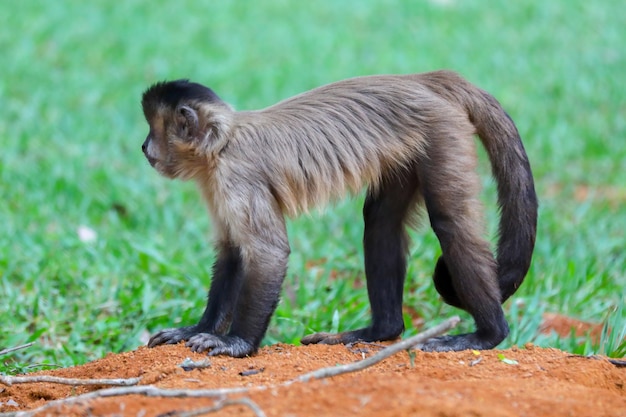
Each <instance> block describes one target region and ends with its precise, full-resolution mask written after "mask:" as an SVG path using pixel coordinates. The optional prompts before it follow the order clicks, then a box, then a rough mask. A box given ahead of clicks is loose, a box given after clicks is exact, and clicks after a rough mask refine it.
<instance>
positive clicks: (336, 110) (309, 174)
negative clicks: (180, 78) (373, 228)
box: [229, 75, 473, 216]
mask: <svg viewBox="0 0 626 417" xmlns="http://www.w3.org/2000/svg"><path fill="white" fill-rule="evenodd" d="M234 122H235V123H234V125H233V128H234V131H235V132H236V134H234V135H233V136H232V137H231V141H232V143H230V145H229V148H231V151H233V152H236V148H238V146H237V145H238V144H240V145H241V147H242V148H248V149H249V148H250V145H251V142H253V144H252V148H256V149H258V150H259V153H258V154H255V158H258V157H259V156H261V160H262V161H263V164H262V165H261V166H258V164H257V165H256V169H258V170H259V171H261V172H262V173H263V174H264V175H265V177H266V178H268V181H270V182H271V187H272V190H273V192H274V193H275V195H276V197H277V199H278V200H279V203H280V204H281V206H282V208H283V210H284V211H285V212H286V213H287V214H288V215H291V216H295V215H296V214H298V213H300V212H303V211H307V210H308V209H310V208H312V207H315V206H319V205H323V204H325V203H327V202H328V201H330V200H333V199H336V198H340V197H342V196H343V195H345V194H346V193H348V192H351V193H356V192H358V191H359V190H361V189H362V188H363V187H364V186H368V185H369V186H371V187H374V188H375V187H378V186H379V185H380V184H381V182H382V181H384V178H385V177H386V176H389V175H395V174H396V173H397V172H400V171H402V170H404V169H407V167H409V166H410V165H412V164H414V163H415V162H417V161H418V160H419V159H420V158H423V157H424V156H425V155H426V153H427V149H426V147H427V143H428V140H427V138H432V137H435V136H438V135H441V134H447V133H446V131H449V133H453V132H454V134H457V135H458V132H459V130H460V131H461V132H463V134H464V135H465V136H471V135H472V133H473V127H472V125H471V124H470V123H469V121H468V117H467V114H466V113H465V112H464V111H463V109H462V108H460V107H459V106H458V105H454V104H452V103H450V102H448V101H446V100H444V99H443V98H442V97H441V96H439V95H437V94H436V93H434V92H433V91H432V90H430V89H429V88H428V87H427V86H425V85H424V84H423V83H422V82H421V79H420V78H419V76H393V75H389V76H368V77H359V78H353V79H348V80H344V81H339V82H336V83H333V84H329V85H326V86H322V87H319V88H316V89H314V90H311V91H308V92H306V93H303V94H300V95H298V96H295V97H292V98H290V99H287V100H284V101H282V102H280V103H278V104H276V105H274V106H271V107H268V108H266V109H263V110H259V111H250V112H238V113H236V117H235V120H234ZM232 148H235V149H232ZM240 157H242V158H245V154H244V153H243V152H241V153H240Z"/></svg>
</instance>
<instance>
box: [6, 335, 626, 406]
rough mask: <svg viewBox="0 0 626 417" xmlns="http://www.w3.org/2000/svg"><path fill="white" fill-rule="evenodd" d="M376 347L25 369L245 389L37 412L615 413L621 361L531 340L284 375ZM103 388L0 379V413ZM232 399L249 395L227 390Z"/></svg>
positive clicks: (184, 352)
mask: <svg viewBox="0 0 626 417" xmlns="http://www.w3.org/2000/svg"><path fill="white" fill-rule="evenodd" d="M380 349H381V347H380V346H379V345H371V344H367V345H366V344H359V345H356V346H352V347H346V346H316V345H312V346H288V345H274V346H268V347H265V348H262V349H261V350H260V351H259V353H258V354H257V355H255V356H253V357H250V358H244V359H233V358H228V357H215V358H214V357H209V358H207V356H206V355H202V354H194V353H191V352H190V351H189V349H187V348H185V347H184V346H183V345H182V344H180V345H176V346H160V347H157V348H154V349H148V348H139V349H138V350H136V351H132V352H126V353H121V354H110V355H108V356H106V357H105V358H103V359H100V360H97V361H94V362H91V363H88V364H85V365H82V366H76V367H72V368H66V369H58V370H53V371H45V372H38V373H35V374H29V375H28V376H36V375H53V376H58V377H65V378H131V377H141V381H140V383H139V385H140V386H143V385H153V386H155V387H158V388H161V389H182V388H185V389H193V390H200V389H204V390H207V389H217V388H233V387H240V388H246V389H249V391H247V392H243V393H238V394H229V395H227V396H221V397H219V396H218V397H216V398H164V397H149V396H145V395H123V396H114V397H106V398H96V399H90V400H83V401H80V402H78V403H76V404H74V405H71V406H61V405H54V406H51V407H49V408H47V409H45V410H44V411H42V412H40V413H39V414H38V415H41V416H43V415H51V416H175V415H184V414H182V412H183V411H185V410H188V411H189V410H197V409H200V408H204V407H209V406H212V405H214V404H216V402H217V403H218V404H219V406H220V407H222V408H221V409H220V410H219V413H218V414H219V415H233V416H234V415H242V416H255V415H257V416H258V415H267V416H313V415H315V416H320V415H328V416H351V415H357V414H358V415H359V416H360V417H367V416H377V417H379V416H409V415H419V416H439V417H441V416H533V417H541V416H550V417H556V416H594V417H600V416H614V417H617V416H626V368H618V367H616V366H614V365H613V364H611V363H609V362H608V361H607V360H606V359H605V358H585V357H580V356H574V355H571V354H568V353H565V352H562V351H559V350H555V349H542V348H536V347H533V346H527V347H526V348H525V349H509V350H500V351H498V350H494V351H485V352H472V351H465V352H454V353H423V352H415V354H414V355H413V354H411V355H409V354H408V353H406V352H402V353H399V354H396V355H394V356H392V357H390V358H388V359H386V360H385V361H383V362H381V363H379V364H377V365H374V366H372V367H369V368H367V369H365V370H362V371H359V372H355V373H349V374H344V375H341V376H336V377H331V378H326V379H321V380H314V381H310V382H295V383H292V384H285V382H286V381H289V380H291V379H293V378H295V377H297V376H299V375H302V374H304V373H306V372H308V371H312V370H315V369H319V368H323V367H328V366H335V365H337V364H346V363H351V362H355V361H357V360H360V359H363V358H364V357H368V356H371V355H373V354H375V353H376V352H377V351H379V350H380ZM186 358H190V359H191V360H192V361H204V360H207V359H208V360H209V361H210V365H209V366H208V367H206V368H203V369H193V370H190V371H185V370H184V369H183V368H182V367H180V366H179V365H180V364H181V363H183V361H184V360H185V359H186ZM103 388H106V387H104V386H90V387H84V386H71V385H70V386H68V385H60V384H53V383H28V384H14V385H12V386H2V385H0V412H14V411H18V410H32V409H35V408H37V407H41V406H44V405H45V404H50V403H51V402H52V401H54V400H58V399H63V398H67V397H72V396H76V395H80V394H84V393H87V392H90V391H95V390H97V389H103ZM116 389H120V388H116ZM241 398H244V399H246V400H245V401H248V400H251V401H252V402H253V403H249V404H241V403H237V401H232V400H234V399H241ZM233 402H234V403H235V404H233ZM255 406H256V408H255ZM202 415H209V414H202Z"/></svg>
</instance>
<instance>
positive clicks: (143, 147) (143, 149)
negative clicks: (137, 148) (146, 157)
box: [141, 143, 146, 153]
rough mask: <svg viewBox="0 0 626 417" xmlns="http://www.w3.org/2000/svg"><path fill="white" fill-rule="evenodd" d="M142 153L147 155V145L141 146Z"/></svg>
mask: <svg viewBox="0 0 626 417" xmlns="http://www.w3.org/2000/svg"><path fill="white" fill-rule="evenodd" d="M141 151H142V152H143V153H146V144H145V143H142V144H141Z"/></svg>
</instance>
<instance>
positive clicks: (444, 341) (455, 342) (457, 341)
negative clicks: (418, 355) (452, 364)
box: [413, 333, 501, 352]
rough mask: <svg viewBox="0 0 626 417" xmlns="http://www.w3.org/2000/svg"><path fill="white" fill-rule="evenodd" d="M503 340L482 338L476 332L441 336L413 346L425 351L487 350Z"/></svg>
mask: <svg viewBox="0 0 626 417" xmlns="http://www.w3.org/2000/svg"><path fill="white" fill-rule="evenodd" d="M500 342H501V340H500V341H498V342H495V341H493V340H489V339H484V338H480V337H479V336H478V335H477V334H476V333H468V334H459V335H454V336H439V337H433V338H432V339H428V340H427V341H425V342H424V343H420V344H418V345H415V346H413V347H414V348H415V349H419V350H423V351H424V352H452V351H459V350H468V349H473V350H487V349H493V348H494V347H496V346H497V345H498V344H499V343H500Z"/></svg>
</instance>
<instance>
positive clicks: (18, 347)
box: [0, 342, 35, 355]
mask: <svg viewBox="0 0 626 417" xmlns="http://www.w3.org/2000/svg"><path fill="white" fill-rule="evenodd" d="M34 344H35V342H30V343H26V344H24V345H19V346H15V347H11V348H6V349H3V350H0V355H6V354H7V353H11V352H15V351H16V350H20V349H26V348H27V347H31V346H32V345H34Z"/></svg>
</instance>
